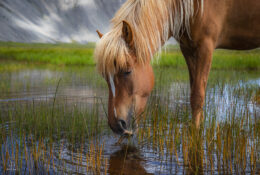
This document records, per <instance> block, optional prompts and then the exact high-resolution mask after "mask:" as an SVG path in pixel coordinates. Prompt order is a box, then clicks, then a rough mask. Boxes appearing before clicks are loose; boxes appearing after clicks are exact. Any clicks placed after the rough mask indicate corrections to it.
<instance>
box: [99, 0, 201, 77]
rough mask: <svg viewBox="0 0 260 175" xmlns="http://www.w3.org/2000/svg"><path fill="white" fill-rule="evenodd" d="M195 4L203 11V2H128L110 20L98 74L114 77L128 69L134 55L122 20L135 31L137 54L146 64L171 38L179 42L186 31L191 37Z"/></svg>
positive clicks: (145, 0)
mask: <svg viewBox="0 0 260 175" xmlns="http://www.w3.org/2000/svg"><path fill="white" fill-rule="evenodd" d="M194 3H198V6H199V7H200V9H201V11H202V10H203V0H127V1H126V2H125V3H124V4H123V6H122V7H121V8H120V9H119V10H118V12H117V13H116V14H115V16H114V18H113V19H112V20H111V24H112V28H111V30H110V31H109V32H108V33H107V34H105V35H104V36H103V37H102V38H101V40H100V41H99V42H98V43H97V45H96V50H95V59H96V63H97V68H98V71H99V72H100V73H101V74H103V75H105V74H108V73H112V74H114V73H116V72H117V71H118V70H119V69H126V67H127V60H128V59H129V58H130V57H131V54H132V53H131V50H130V49H129V46H128V45H127V44H126V42H125V41H124V39H123V38H122V25H123V24H122V21H123V20H125V21H127V22H128V23H129V24H130V26H131V28H132V31H133V34H134V40H133V42H134V48H135V52H134V54H135V56H136V58H137V61H138V62H139V63H140V64H143V63H146V62H147V61H151V59H152V58H153V55H154V54H155V53H156V52H157V51H158V50H160V48H161V46H162V45H163V44H164V43H165V42H166V41H167V40H168V39H169V37H170V36H173V37H174V38H175V39H176V40H177V41H178V40H179V38H180V37H181V35H182V32H183V29H185V31H187V32H188V34H189V33H190V20H191V19H192V17H193V16H194V14H195V13H196V12H195V10H194Z"/></svg>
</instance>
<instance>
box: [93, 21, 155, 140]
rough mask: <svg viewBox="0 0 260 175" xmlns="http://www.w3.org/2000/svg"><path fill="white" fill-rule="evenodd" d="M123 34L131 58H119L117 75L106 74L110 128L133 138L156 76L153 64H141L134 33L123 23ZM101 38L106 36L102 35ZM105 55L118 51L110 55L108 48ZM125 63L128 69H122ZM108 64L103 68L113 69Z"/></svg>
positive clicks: (115, 63)
mask: <svg viewBox="0 0 260 175" xmlns="http://www.w3.org/2000/svg"><path fill="white" fill-rule="evenodd" d="M121 30H122V31H121V39H122V40H123V41H124V44H125V45H126V47H128V48H127V49H128V50H129V54H128V56H127V58H120V56H118V55H120V54H118V55H117V58H114V59H113V63H112V64H113V67H115V69H113V70H114V71H112V72H111V71H110V72H109V71H103V72H102V74H103V77H104V78H105V80H106V82H107V85H108V88H109V99H108V124H109V126H110V128H111V129H112V130H113V132H115V133H117V134H120V135H131V134H132V133H133V131H134V130H135V129H136V125H137V120H138V117H140V116H141V114H142V113H143V111H144V109H145V106H146V102H147V99H148V96H149V94H150V93H151V91H152V89H153V85H154V75H153V70H152V67H151V65H150V62H149V61H147V62H145V63H140V62H139V61H138V60H137V57H136V54H135V48H134V44H133V39H134V33H133V32H132V29H131V27H130V25H129V24H128V23H127V22H125V21H123V25H122V28H121ZM98 33H99V32H98ZM99 36H100V37H102V36H103V35H102V34H101V33H99ZM104 37H105V36H104ZM100 42H102V40H101V41H100ZM97 47H99V46H97ZM115 47H116V46H115ZM97 50H99V49H96V52H97ZM104 52H114V51H108V50H107V48H106V50H105V51H104ZM96 55H97V54H96ZM122 57H124V55H123V56H122ZM122 59H124V60H125V61H124V66H120V65H118V64H120V63H119V62H120V60H122ZM98 64H99V63H98ZM104 64H105V65H104ZM104 64H103V66H108V67H109V65H108V64H109V63H104ZM101 66H102V65H101Z"/></svg>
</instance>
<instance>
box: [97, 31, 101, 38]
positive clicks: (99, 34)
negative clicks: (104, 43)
mask: <svg viewBox="0 0 260 175" xmlns="http://www.w3.org/2000/svg"><path fill="white" fill-rule="evenodd" d="M96 32H97V34H98V36H99V38H102V36H103V34H102V33H100V32H99V31H98V30H96Z"/></svg>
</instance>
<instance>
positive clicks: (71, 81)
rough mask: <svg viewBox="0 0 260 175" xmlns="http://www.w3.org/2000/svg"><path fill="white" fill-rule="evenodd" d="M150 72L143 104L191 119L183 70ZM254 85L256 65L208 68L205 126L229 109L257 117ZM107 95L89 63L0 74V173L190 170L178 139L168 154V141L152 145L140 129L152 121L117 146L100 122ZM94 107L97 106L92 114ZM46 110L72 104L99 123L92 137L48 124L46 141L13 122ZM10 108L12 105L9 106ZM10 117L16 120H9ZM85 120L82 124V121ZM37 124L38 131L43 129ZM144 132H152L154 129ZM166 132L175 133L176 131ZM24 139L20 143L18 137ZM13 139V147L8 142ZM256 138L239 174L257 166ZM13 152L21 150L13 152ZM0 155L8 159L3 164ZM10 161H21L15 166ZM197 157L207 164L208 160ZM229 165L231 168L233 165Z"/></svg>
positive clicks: (259, 83) (259, 86) (259, 84)
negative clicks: (234, 68) (151, 86)
mask: <svg viewBox="0 0 260 175" xmlns="http://www.w3.org/2000/svg"><path fill="white" fill-rule="evenodd" d="M155 74H156V86H155V90H154V91H153V93H152V95H151V98H150V100H149V105H150V106H152V105H153V104H155V103H157V102H159V103H160V105H161V106H162V107H161V108H160V109H162V110H167V111H168V110H169V111H171V112H170V113H168V112H167V122H168V121H172V120H173V121H178V122H180V126H183V125H184V123H187V122H189V121H190V119H191V117H190V107H189V91H190V90H189V84H188V82H189V81H188V72H187V70H176V69H170V68H155ZM259 91H260V72H259V71H250V72H248V71H227V70H226V71H214V70H213V71H212V72H211V75H210V80H209V84H208V88H207V97H206V101H205V107H204V112H205V116H204V117H205V121H206V122H205V123H206V124H205V125H207V121H211V120H212V118H214V120H216V121H217V122H219V123H221V122H223V121H226V120H229V119H228V118H230V117H231V115H229V114H232V116H235V117H237V118H238V120H239V119H240V117H241V116H247V117H248V118H251V119H250V121H252V123H257V122H256V121H259V118H260V105H259V104H258V103H257V102H256V100H254V99H256V98H257V94H258V95H259ZM106 101H107V87H106V83H105V82H104V80H103V79H102V78H101V77H100V76H99V75H97V73H96V70H95V68H94V67H85V68H76V67H75V68H57V69H54V68H38V69H31V68H30V69H22V70H18V71H11V72H2V73H0V114H1V115H0V117H1V123H0V124H1V133H0V134H1V135H2V141H1V142H0V143H1V158H0V160H1V161H0V173H3V172H4V169H5V170H6V171H5V173H7V174H9V173H11V174H12V173H14V172H16V171H17V169H19V166H20V170H19V172H20V173H21V174H27V173H40V174H45V173H47V172H49V173H51V174H56V173H60V174H63V173H68V174H71V173H75V174H76V173H77V174H105V173H109V174H189V173H192V172H191V171H189V166H186V165H184V162H185V156H184V155H183V151H182V149H183V147H184V146H183V143H179V149H177V148H176V149H175V150H176V151H175V153H170V152H169V149H168V146H167V145H168V142H167V140H166V142H165V143H164V144H154V142H157V141H155V139H153V138H148V136H147V133H142V132H148V131H149V132H150V129H149V128H150V127H151V126H152V122H148V124H145V122H144V124H143V125H142V128H144V129H143V130H142V129H141V130H140V131H139V132H140V134H139V135H137V136H135V137H134V138H131V139H130V140H125V141H124V142H123V143H121V144H119V145H118V144H116V143H117V141H118V138H119V137H118V136H115V135H114V134H113V133H112V132H111V131H110V129H109V128H108V126H107V124H106V120H107V119H106V115H105V114H106V110H107V109H106V108H107V106H106ZM154 101H156V102H154ZM54 102H55V103H54ZM149 105H148V109H147V110H148V111H147V119H146V120H149V115H152V114H150V113H149V110H150V108H149ZM39 106H40V107H39ZM95 107H96V108H97V109H96V110H97V111H98V112H95V113H93V108H95ZM28 109H29V110H28ZM48 110H52V111H54V112H55V113H56V112H57V111H62V110H63V111H64V116H65V114H66V113H69V114H70V113H71V114H72V115H74V114H75V111H77V115H79V114H81V113H82V115H83V118H84V115H85V113H89V114H88V115H87V117H90V118H91V116H94V117H97V116H98V122H96V123H99V124H98V125H97V126H95V125H94V124H93V125H91V126H89V128H88V129H89V130H95V129H96V127H99V128H100V131H98V132H93V133H94V134H91V137H90V135H87V136H86V135H84V134H83V133H80V134H83V135H84V136H82V137H84V138H83V141H82V140H80V139H73V138H76V137H74V136H73V137H72V139H71V138H70V137H69V139H68V138H67V137H66V136H65V137H62V136H61V137H60V135H66V133H69V132H70V129H69V128H70V127H69V124H68V127H64V128H65V129H64V128H63V129H62V127H61V129H60V130H59V131H57V132H56V131H55V132H54V134H53V135H54V136H53V135H52V136H51V137H52V139H50V140H52V141H51V142H49V141H48V139H49V137H50V135H48V134H46V135H44V134H42V135H41V134H40V136H39V137H36V136H35V135H36V134H34V130H33V129H32V128H31V126H28V128H29V129H28V130H23V129H21V128H19V127H21V126H23V125H21V124H20V123H23V119H21V120H19V122H18V121H17V120H18V118H23V117H24V116H26V117H25V118H26V121H27V120H28V114H27V113H32V115H31V116H32V117H36V118H37V116H38V115H41V113H44V112H45V111H48ZM13 111H16V112H14V113H12V112H13ZM17 111H21V112H17ZM26 111H27V112H26ZM35 111H36V112H35ZM11 113H12V115H11ZM151 113H152V112H151ZM164 114H165V111H161V113H159V117H160V115H162V116H164V117H165V115H164ZM46 115H47V114H46ZM57 115H63V113H59V112H57ZM75 115H76V114H75ZM53 116H55V115H52V117H53ZM151 118H152V117H151ZM169 118H170V119H169ZM176 118H178V119H176ZM241 118H242V117H241ZM151 120H152V119H151ZM235 120H236V119H235ZM167 122H166V124H165V125H166V127H165V128H166V130H167V128H168V129H169V130H170V128H171V126H172V125H174V122H173V123H169V122H168V124H167ZM17 123H19V124H18V125H16V124H17ZM79 123H80V121H79ZM86 123H87V124H88V121H86ZM89 123H90V121H89ZM96 123H95V124H96ZM209 123H210V122H209ZM36 124H37V123H36ZM47 124H48V122H47ZM50 125H52V123H50ZM78 125H80V124H78ZM13 126H14V127H13ZM86 126H88V125H86ZM101 128H102V129H101ZM147 128H148V129H147ZM165 128H164V129H165ZM19 129H20V130H19ZM34 129H35V128H34ZM146 129H147V130H146ZM17 130H18V131H17ZM36 130H37V128H36ZM39 130H40V131H41V130H43V132H44V129H42V128H41V129H39ZM46 130H48V129H46ZM48 131H49V130H48ZM151 131H152V129H151ZM36 132H37V131H36ZM36 132H35V133H36ZM77 132H80V131H77ZM82 132H83V131H82ZM39 133H40V132H39ZM55 133H58V134H57V135H59V136H57V137H55ZM60 133H63V134H60ZM167 133H168V132H167ZM168 134H169V133H168ZM21 135H22V136H21ZM149 135H150V134H149ZM151 135H155V133H154V134H151ZM31 137H32V139H31ZM151 137H152V136H151ZM172 137H174V138H176V135H173V136H172ZM53 138H55V139H53ZM168 138H169V137H168ZM23 139H24V143H22V141H21V140H23ZM182 139H183V138H182ZM30 140H33V141H30ZM42 140H44V141H42ZM46 140H47V141H46ZM250 141H252V142H253V141H256V142H258V141H259V138H258V137H256V138H254V139H251V140H249V142H250ZM31 142H32V143H31ZM41 142H44V144H43V145H45V147H44V148H42V149H41V150H43V155H45V157H46V158H40V161H39V162H38V161H35V155H37V154H36V153H34V152H41V150H40V149H39V148H38V146H39V145H41ZM177 142H181V138H180V140H179V141H178V139H177V141H176V143H177ZM30 143H31V144H30ZM17 144H18V145H19V146H16V147H15V146H12V145H17ZM50 144H51V146H50ZM21 145H22V146H21ZM33 145H37V149H34V148H33V147H34V146H33ZM248 145H250V144H248ZM255 145H258V146H256V150H255V151H254V152H256V163H255V164H254V165H256V168H255V170H254V171H252V168H251V169H250V165H247V167H246V168H245V169H244V173H246V174H247V173H248V174H250V173H257V171H258V170H259V144H255ZM18 148H19V149H21V150H22V151H15V150H19V149H18ZM35 150H37V151H35ZM205 150H206V149H205ZM7 152H8V155H7ZM16 153H17V154H19V155H20V156H19V155H17V156H16V155H15V154H16ZM27 155H28V156H27ZM30 155H31V156H30ZM41 156H42V155H41ZM41 156H38V157H41ZM36 157H37V156H36ZM47 157H49V158H47ZM16 159H18V161H16ZM248 159H250V157H248ZM37 160H38V159H37ZM206 160H208V159H206ZM5 162H7V163H6V164H5ZM17 162H20V163H19V166H18V163H17ZM204 164H207V161H205V162H204ZM212 164H213V165H214V166H213V168H210V170H208V169H206V168H204V170H203V171H201V172H204V173H205V174H207V173H209V174H211V173H212V174H215V173H217V172H221V171H219V170H218V167H217V163H216V162H215V163H212ZM4 165H7V167H6V168H4ZM205 166H208V165H205ZM35 167H37V168H35ZM46 167H47V168H46ZM223 167H224V165H223ZM234 167H235V166H234ZM234 169H235V168H234ZM231 172H233V173H234V174H235V173H236V171H235V170H232V171H231ZM222 173H223V172H222Z"/></svg>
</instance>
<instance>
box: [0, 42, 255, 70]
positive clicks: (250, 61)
mask: <svg viewBox="0 0 260 175" xmlns="http://www.w3.org/2000/svg"><path fill="white" fill-rule="evenodd" d="M94 47H95V44H94V43H89V44H85V45H80V44H62V43H58V44H37V43H35V44H25V43H10V42H0V60H1V61H2V62H5V61H21V62H27V63H38V64H50V65H63V66H68V65H77V66H79V65H82V66H84V65H95V63H94V59H93V52H94ZM165 50H166V52H163V53H162V55H161V56H160V57H161V59H159V60H157V61H156V60H155V61H154V62H153V64H154V65H155V66H171V67H175V68H186V63H185V60H184V58H183V56H182V54H181V51H180V49H179V48H178V47H177V46H166V49H165ZM14 66H16V67H17V65H14ZM212 68H213V69H247V70H252V69H260V51H259V49H257V50H253V51H227V50H217V51H215V53H214V56H213V63H212ZM1 69H2V70H6V68H4V67H1V66H0V70H1Z"/></svg>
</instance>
